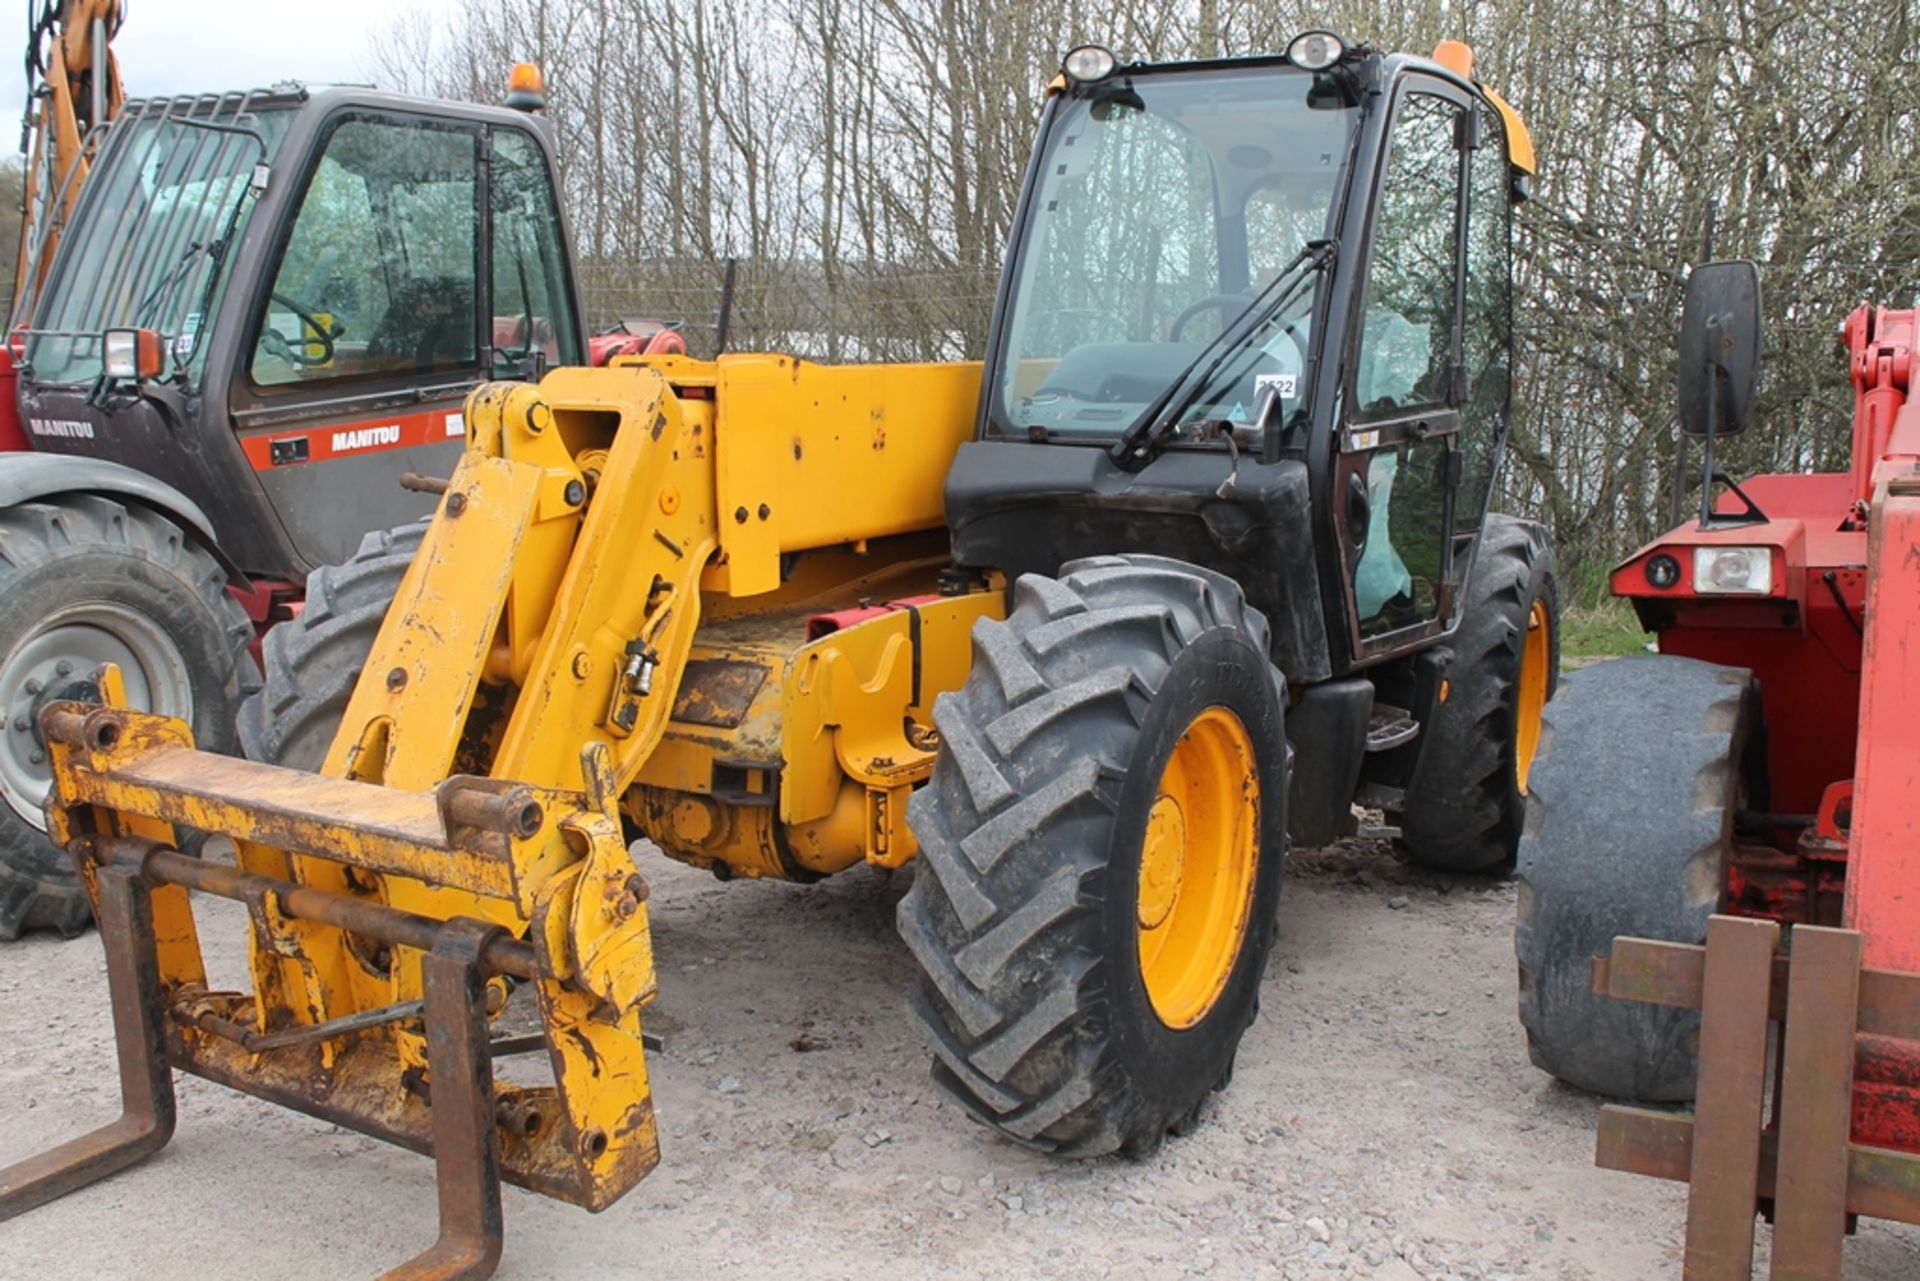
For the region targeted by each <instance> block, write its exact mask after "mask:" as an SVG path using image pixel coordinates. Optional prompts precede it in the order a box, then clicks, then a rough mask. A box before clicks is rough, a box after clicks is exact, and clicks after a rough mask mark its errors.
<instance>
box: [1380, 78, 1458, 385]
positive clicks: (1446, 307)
mask: <svg viewBox="0 0 1920 1281" xmlns="http://www.w3.org/2000/svg"><path fill="white" fill-rule="evenodd" d="M1459 115H1460V112H1459V109H1458V108H1457V107H1455V106H1453V104H1451V103H1449V102H1447V101H1446V100H1445V99H1442V98H1437V97H1433V96H1431V95H1428V94H1419V93H1416V94H1409V95H1408V96H1407V99H1406V101H1405V102H1404V103H1403V104H1402V106H1401V108H1400V114H1399V116H1398V118H1397V119H1396V120H1395V122H1394V131H1393V140H1392V144H1391V150H1390V151H1389V154H1388V157H1387V166H1386V171H1385V173H1384V175H1383V178H1382V181H1381V187H1380V203H1379V205H1378V209H1377V214H1376V221H1375V225H1374V243H1373V261H1372V264H1371V266H1370V267H1369V268H1368V274H1367V307H1366V313H1365V316H1364V319H1363V320H1362V325H1361V332H1360V350H1359V356H1358V359H1357V361H1356V364H1355V370H1354V401H1355V409H1356V413H1355V417H1356V418H1357V419H1365V420H1377V419H1384V418H1392V417H1396V416H1398V415H1400V414H1403V413H1408V412H1411V411H1413V410H1417V409H1422V408H1425V407H1428V406H1432V405H1440V404H1444V403H1446V401H1447V399H1448V396H1449V394H1450V391H1451V389H1450V388H1449V386H1448V381H1449V374H1450V371H1451V368H1452V364H1453V360H1452V352H1453V325H1454V300H1455V282H1456V279H1457V277H1458V275H1459V239H1458V237H1459V213H1460V151H1459V148H1458V147H1457V145H1456V144H1455V137H1456V131H1457V129H1458V120H1459Z"/></svg>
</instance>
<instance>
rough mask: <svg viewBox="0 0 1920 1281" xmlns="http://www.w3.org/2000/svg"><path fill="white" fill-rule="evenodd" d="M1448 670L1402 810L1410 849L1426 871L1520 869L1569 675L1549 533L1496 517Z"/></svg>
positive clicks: (1490, 521)
mask: <svg viewBox="0 0 1920 1281" xmlns="http://www.w3.org/2000/svg"><path fill="white" fill-rule="evenodd" d="M1451 644H1452V647H1453V663H1452V665H1451V666H1450V667H1449V668H1448V669H1447V687H1448V688H1447V698H1446V701H1445V702H1443V703H1441V704H1440V706H1439V708H1438V710H1437V711H1436V712H1435V713H1434V716H1433V720H1432V722H1431V723H1430V724H1429V725H1428V726H1427V727H1426V729H1425V731H1424V733H1423V734H1422V738H1423V740H1424V742H1423V743H1422V745H1421V747H1420V755H1419V759H1418V762H1417V763H1416V764H1415V765H1414V769H1413V777H1412V778H1411V779H1410V780H1409V781H1408V784H1407V791H1406V803H1405V806H1404V808H1403V810H1402V812H1401V813H1400V816H1399V826H1400V841H1399V848H1400V852H1401V853H1402V854H1403V855H1405V856H1406V857H1407V858H1408V859H1410V860H1411V861H1413V862H1415V863H1418V864H1420V865H1421V866H1422V867H1431V868H1436V869H1439V870H1441V871H1446V872H1493V871H1499V870H1502V869H1504V868H1509V867H1512V866H1513V859H1514V851H1515V850H1516V849H1517V848H1518V847H1519V844H1520V828H1521V825H1522V824H1523V822H1524V821H1525V815H1526V795H1527V788H1528V780H1529V775H1530V773H1531V768H1532V765H1533V760H1534V756H1535V754H1536V749H1537V745H1538V743H1539V736H1540V716H1541V711H1542V709H1543V708H1544V707H1545V705H1546V702H1547V700H1548V699H1550V698H1552V697H1553V692H1554V689H1555V687H1556V686H1557V685H1558V683H1559V674H1560V596H1559V592H1558V590H1557V587H1556V585H1555V583H1554V575H1553V552H1552V550H1551V549H1550V548H1549V547H1548V546H1547V535H1546V531H1545V530H1543V529H1541V528H1540V526H1538V525H1536V524H1534V523H1533V522H1531V521H1523V520H1515V519H1514V518H1513V517H1511V516H1498V515H1494V516H1488V517H1487V522H1486V525H1485V527H1484V528H1483V529H1482V530H1481V532H1480V548H1479V551H1478V553H1477V554H1476V555H1475V558H1474V563H1473V576H1472V577H1471V578H1470V579H1469V580H1468V582H1467V598H1466V604H1465V608H1464V611H1463V614H1462V617H1461V620H1460V627H1459V629H1458V630H1457V631H1455V633H1454V636H1453V640H1452V641H1451Z"/></svg>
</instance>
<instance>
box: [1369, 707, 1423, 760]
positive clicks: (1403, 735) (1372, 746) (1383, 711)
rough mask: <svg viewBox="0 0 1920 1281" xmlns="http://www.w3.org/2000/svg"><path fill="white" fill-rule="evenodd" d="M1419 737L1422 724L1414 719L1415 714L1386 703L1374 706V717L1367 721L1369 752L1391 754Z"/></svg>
mask: <svg viewBox="0 0 1920 1281" xmlns="http://www.w3.org/2000/svg"><path fill="white" fill-rule="evenodd" d="M1419 736H1420V722H1419V721H1416V720H1415V719H1413V713H1411V712H1409V711H1407V710H1406V709H1405V708H1400V707H1389V706H1388V705H1386V704H1385V703H1375V704H1374V705H1373V716H1372V717H1371V718H1370V719H1369V720H1368V721H1367V750H1368V751H1369V752H1390V751H1392V750H1393V749H1394V748H1396V747H1403V746H1405V745H1406V744H1408V743H1411V742H1412V741H1413V740H1414V739H1416V738H1418V737H1419Z"/></svg>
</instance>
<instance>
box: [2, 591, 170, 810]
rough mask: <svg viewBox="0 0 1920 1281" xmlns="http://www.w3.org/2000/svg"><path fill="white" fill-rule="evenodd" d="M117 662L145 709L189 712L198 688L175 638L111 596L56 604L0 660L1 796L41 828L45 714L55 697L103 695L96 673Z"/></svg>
mask: <svg viewBox="0 0 1920 1281" xmlns="http://www.w3.org/2000/svg"><path fill="white" fill-rule="evenodd" d="M103 663H113V664H115V665H116V666H118V667H119V669H120V672H121V677H122V680H123V681H124V683H125V686H126V692H127V701H128V703H129V704H131V705H132V706H133V707H136V708H139V709H141V710H143V711H155V712H159V713H161V714H162V715H167V716H182V717H190V716H191V715H192V710H193V692H192V691H193V687H192V684H191V680H190V677H189V675H188V673H187V667H186V660H185V659H184V658H182V657H181V654H180V651H179V648H178V647H177V646H176V645H175V644H174V642H173V640H172V638H170V637H169V636H167V634H166V633H165V632H164V631H162V630H161V628H160V627H159V625H158V624H156V623H154V622H153V621H152V620H151V619H149V618H147V617H146V616H145V615H144V614H139V613H136V612H135V611H133V610H130V609H128V608H126V607H124V606H121V605H118V604H114V603H110V602H106V601H87V602H82V603H80V604H76V605H71V606H68V607H67V608H65V609H59V610H55V611H54V612H53V613H52V614H49V615H48V616H47V617H46V618H45V619H44V620H42V622H41V623H40V625H39V626H38V627H36V628H35V629H34V630H32V631H30V632H28V633H27V634H26V635H25V636H23V637H22V638H21V639H20V640H19V641H18V642H17V643H16V644H15V645H14V647H13V649H12V650H11V651H10V652H9V653H8V654H7V655H6V657H5V659H4V661H0V717H4V718H5V719H4V722H3V723H0V798H4V800H5V801H6V804H7V806H8V807H9V808H11V809H12V810H13V812H14V813H15V814H18V815H19V816H20V817H21V818H22V819H25V820H26V821H27V822H28V823H29V824H31V825H32V826H33V827H35V828H37V829H42V830H44V828H45V826H46V818H45V816H44V815H43V814H42V813H41V809H40V807H41V804H42V803H43V802H44V801H45V800H46V796H47V789H48V788H49V787H51V786H52V783H53V772H52V769H51V767H50V766H49V764H48V761H47V748H46V743H45V742H43V741H42V740H41V738H40V712H41V709H43V708H45V707H46V706H47V705H48V704H50V703H56V702H62V701H67V700H74V701H79V702H98V701H100V685H99V681H98V679H97V673H98V671H99V669H100V666H101V664H103Z"/></svg>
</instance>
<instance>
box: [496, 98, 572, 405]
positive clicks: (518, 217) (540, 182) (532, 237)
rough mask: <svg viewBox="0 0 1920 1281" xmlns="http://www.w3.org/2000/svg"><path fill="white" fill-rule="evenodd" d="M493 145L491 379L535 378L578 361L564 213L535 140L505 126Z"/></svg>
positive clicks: (498, 133)
mask: <svg viewBox="0 0 1920 1281" xmlns="http://www.w3.org/2000/svg"><path fill="white" fill-rule="evenodd" d="M492 147H493V171H492V188H491V194H490V197H489V203H490V204H491V206H492V210H491V212H492V215H493V218H492V223H493V318H492V319H493V328H492V334H493V339H492V341H493V376H494V377H495V378H536V377H538V376H539V374H540V371H541V370H542V369H549V368H552V367H553V366H555V365H561V364H578V363H579V361H580V338H579V335H578V334H577V333H575V331H574V317H573V296H572V294H571V292H570V290H569V287H568V283H567V256H566V247H565V245H566V242H565V239H564V237H563V236H562V234H561V229H560V210H559V207H558V205H556V203H555V201H554V194H553V183H552V181H551V179H550V178H549V177H548V170H547V162H546V157H545V156H544V155H543V154H542V153H541V150H540V146H539V144H538V143H536V142H535V141H534V140H533V139H532V138H530V137H528V136H527V135H525V134H523V133H515V132H511V131H508V130H504V129H503V130H496V131H494V134H493V140H492Z"/></svg>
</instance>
